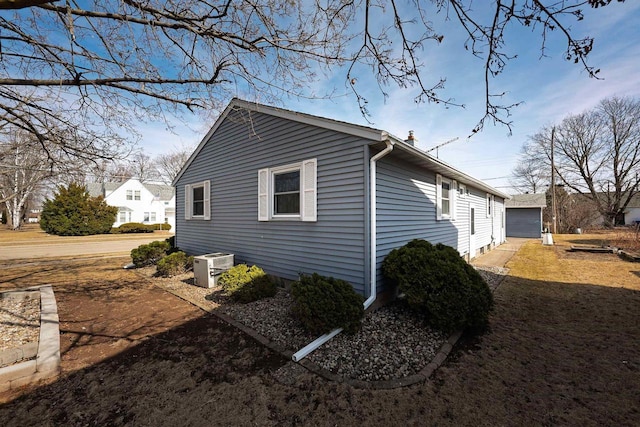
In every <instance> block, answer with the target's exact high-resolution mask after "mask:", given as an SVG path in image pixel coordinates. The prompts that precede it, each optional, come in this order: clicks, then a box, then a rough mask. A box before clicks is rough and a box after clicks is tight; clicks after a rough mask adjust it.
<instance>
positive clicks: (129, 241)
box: [0, 233, 170, 261]
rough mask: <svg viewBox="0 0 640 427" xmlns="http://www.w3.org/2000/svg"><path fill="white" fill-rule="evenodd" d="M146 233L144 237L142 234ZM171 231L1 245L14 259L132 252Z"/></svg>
mask: <svg viewBox="0 0 640 427" xmlns="http://www.w3.org/2000/svg"><path fill="white" fill-rule="evenodd" d="M142 236H144V237H142ZM169 236H170V234H168V233H162V234H160V233H151V234H144V235H140V237H138V236H136V237H130V236H118V237H115V236H114V237H109V238H105V237H104V236H96V237H95V238H94V239H92V238H91V237H86V238H82V239H77V240H73V238H69V240H68V241H66V242H59V241H56V242H51V243H47V242H42V243H40V241H38V242H33V241H18V242H10V243H5V244H2V245H0V261H5V260H13V259H27V258H30V259H33V258H59V257H70V256H77V257H86V256H95V255H111V256H113V255H129V253H130V252H131V249H134V248H137V247H138V246H140V245H142V244H146V243H149V242H153V241H154V240H164V239H166V238H167V237H169Z"/></svg>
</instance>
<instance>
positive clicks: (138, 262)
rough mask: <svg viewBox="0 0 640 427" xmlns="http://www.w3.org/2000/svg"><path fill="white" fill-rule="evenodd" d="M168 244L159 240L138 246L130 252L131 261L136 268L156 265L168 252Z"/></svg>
mask: <svg viewBox="0 0 640 427" xmlns="http://www.w3.org/2000/svg"><path fill="white" fill-rule="evenodd" d="M169 249H170V248H169V243H167V242H165V241H164V240H163V241H160V240H157V241H155V242H151V243H149V244H146V245H140V246H138V247H137V248H136V249H132V250H131V260H132V261H133V263H134V264H135V266H136V267H145V266H148V265H153V264H156V263H157V262H158V261H160V260H161V259H162V258H164V257H165V256H166V255H167V252H169Z"/></svg>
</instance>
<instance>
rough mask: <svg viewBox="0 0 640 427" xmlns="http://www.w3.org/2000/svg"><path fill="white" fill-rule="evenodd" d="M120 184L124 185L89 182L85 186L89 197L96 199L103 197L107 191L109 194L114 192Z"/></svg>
mask: <svg viewBox="0 0 640 427" xmlns="http://www.w3.org/2000/svg"><path fill="white" fill-rule="evenodd" d="M122 184H124V183H123V182H90V183H89V184H87V191H88V192H89V196H91V197H98V196H102V197H105V194H106V193H107V191H109V192H111V191H114V190H116V189H117V188H118V187H120V186H121V185H122Z"/></svg>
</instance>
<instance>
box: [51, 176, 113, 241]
mask: <svg viewBox="0 0 640 427" xmlns="http://www.w3.org/2000/svg"><path fill="white" fill-rule="evenodd" d="M117 214H118V208H117V207H115V206H109V205H107V203H106V202H105V201H104V198H102V196H100V197H91V196H90V195H89V193H88V192H87V189H86V188H85V187H84V186H82V185H78V184H73V183H72V184H69V186H68V187H63V186H60V187H58V191H57V192H56V193H55V194H54V197H53V199H52V200H48V199H47V200H45V202H44V203H43V205H42V214H41V216H40V228H42V229H43V230H44V231H46V232H47V233H49V234H55V235H58V236H88V235H91V234H106V233H109V232H110V231H111V226H112V225H113V223H114V222H115V220H116V215H117Z"/></svg>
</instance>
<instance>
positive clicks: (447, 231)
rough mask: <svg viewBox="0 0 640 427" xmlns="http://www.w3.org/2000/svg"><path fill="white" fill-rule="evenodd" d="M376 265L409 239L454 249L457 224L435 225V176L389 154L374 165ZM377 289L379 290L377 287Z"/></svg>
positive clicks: (447, 222)
mask: <svg viewBox="0 0 640 427" xmlns="http://www.w3.org/2000/svg"><path fill="white" fill-rule="evenodd" d="M377 172H378V173H377V175H378V179H377V196H376V197H377V199H376V205H377V208H378V209H377V242H376V243H377V245H376V246H377V254H376V255H377V264H378V276H377V277H378V280H379V281H380V282H379V283H381V284H382V283H383V282H382V272H381V271H380V266H381V264H382V261H383V260H384V258H385V256H387V254H388V253H389V252H390V251H391V250H392V249H394V248H397V247H400V246H403V245H404V244H406V243H407V242H409V241H410V240H412V239H425V240H428V241H429V242H431V243H434V244H435V243H444V244H446V245H449V246H453V247H455V248H457V247H458V241H459V238H458V234H459V231H458V227H459V225H458V222H460V224H462V220H458V219H456V221H451V220H442V221H436V207H435V201H436V190H435V173H433V172H431V171H425V170H422V169H420V168H418V167H412V166H411V165H407V164H406V163H400V162H398V161H397V160H395V159H394V156H393V152H392V153H391V154H390V155H388V156H387V157H383V158H382V159H381V160H379V161H378V164H377ZM379 287H381V286H379Z"/></svg>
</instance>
